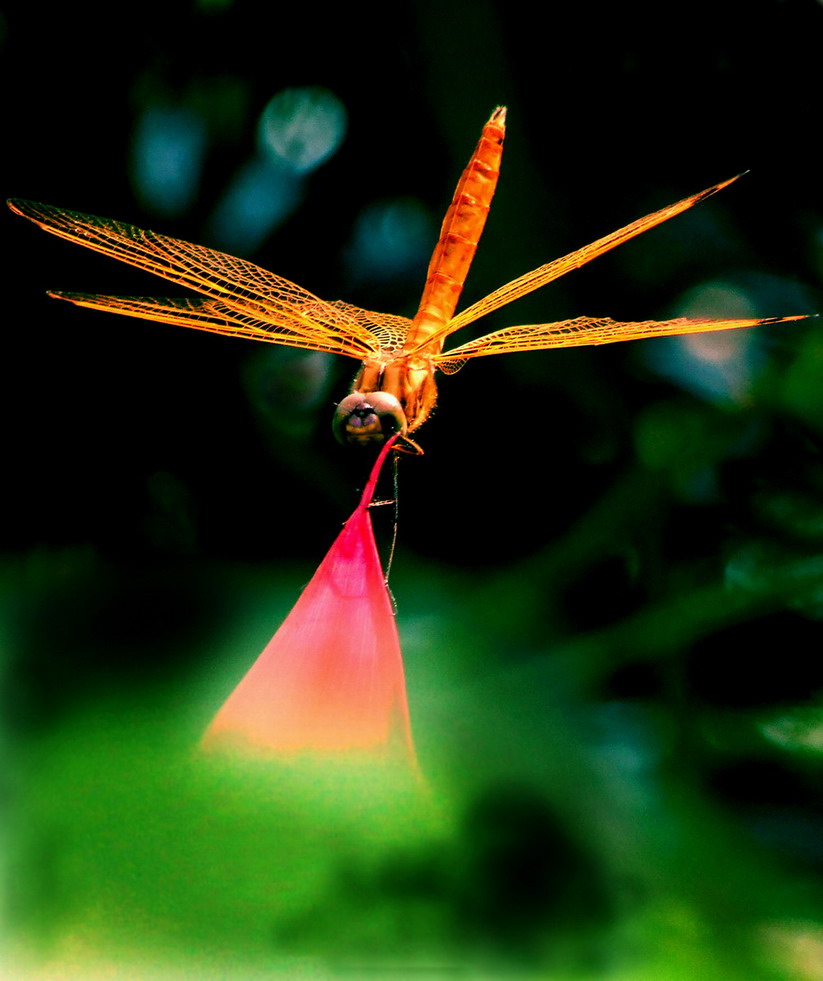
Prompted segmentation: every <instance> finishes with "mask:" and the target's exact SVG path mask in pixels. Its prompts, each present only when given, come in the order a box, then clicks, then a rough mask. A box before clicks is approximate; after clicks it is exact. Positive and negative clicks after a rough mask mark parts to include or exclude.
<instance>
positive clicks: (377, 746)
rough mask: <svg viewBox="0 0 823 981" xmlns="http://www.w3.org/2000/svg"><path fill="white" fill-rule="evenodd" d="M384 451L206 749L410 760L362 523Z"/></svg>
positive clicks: (386, 617) (370, 536) (395, 653)
mask: <svg viewBox="0 0 823 981" xmlns="http://www.w3.org/2000/svg"><path fill="white" fill-rule="evenodd" d="M392 442H393V441H392ZM390 447H391V443H387V445H386V446H385V447H384V449H383V451H382V452H381V454H380V456H379V457H378V460H377V462H376V463H375V466H374V469H373V471H372V474H371V477H370V479H369V483H368V485H367V487H366V490H365V491H364V493H363V497H362V500H361V501H360V504H359V505H358V507H357V510H356V511H355V512H354V514H353V515H352V516H351V518H349V520H348V521H347V522H346V525H345V527H344V528H343V530H342V531H341V532H340V534H339V535H338V537H337V540H336V541H335V543H334V545H332V547H331V549H330V551H329V552H328V554H327V555H326V557H325V559H323V561H322V563H321V564H320V568H319V569H318V570H317V572H316V573H315V574H314V577H313V578H312V580H311V582H310V583H309V584H308V586H306V588H305V589H304V590H303V593H302V595H301V596H300V598H299V599H298V601H297V603H296V605H295V606H294V609H293V610H292V611H291V613H289V615H288V617H287V618H286V620H285V622H284V623H283V625H282V626H281V627H280V629H279V630H278V631H277V633H276V634H275V635H274V637H273V638H272V639H271V640H270V641H269V643H268V646H267V647H266V648H265V650H264V651H263V653H262V654H261V655H260V657H259V658H258V659H257V661H256V662H255V663H254V665H253V666H252V668H251V669H250V671H249V672H248V674H247V675H246V676H245V677H244V678H243V680H242V681H241V682H240V684H239V685H238V686H237V688H236V689H235V690H234V692H233V693H232V695H231V696H230V697H229V699H228V701H227V702H226V703H225V705H224V706H223V707H222V708H221V709H220V711H219V712H218V713H217V716H216V717H215V718H214V720H213V721H212V723H211V725H210V726H209V727H208V729H207V730H206V733H205V735H204V737H203V742H202V745H203V747H204V748H206V749H212V748H226V749H235V750H239V751H247V752H264V753H265V752H268V753H274V754H291V753H300V752H306V751H309V752H319V753H329V752H339V751H346V750H372V751H374V750H376V751H378V752H381V753H383V752H388V751H389V750H400V751H401V752H402V753H404V754H405V755H407V756H409V757H411V758H412V759H413V757H414V750H413V748H412V743H411V734H410V728H409V715H408V705H407V702H406V685H405V678H404V675H403V662H402V659H401V654H400V643H399V640H398V636H397V626H396V624H395V619H394V613H393V610H392V605H391V601H390V598H389V594H388V590H387V588H386V583H385V579H384V576H383V568H382V566H381V564H380V556H379V554H378V551H377V545H376V543H375V540H374V532H373V531H372V524H371V517H370V515H369V504H370V503H371V499H372V497H373V495H374V490H375V485H376V483H377V476H378V473H379V470H380V466H381V464H382V462H383V460H384V459H385V457H386V455H387V453H388V451H389V449H390Z"/></svg>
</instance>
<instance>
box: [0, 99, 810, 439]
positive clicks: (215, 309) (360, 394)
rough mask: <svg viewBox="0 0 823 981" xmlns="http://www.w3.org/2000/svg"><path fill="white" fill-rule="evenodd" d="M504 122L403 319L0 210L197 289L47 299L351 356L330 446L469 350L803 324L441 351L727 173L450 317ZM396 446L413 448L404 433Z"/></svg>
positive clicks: (572, 332)
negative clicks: (411, 312)
mask: <svg viewBox="0 0 823 981" xmlns="http://www.w3.org/2000/svg"><path fill="white" fill-rule="evenodd" d="M505 118H506V110H505V109H504V108H502V107H500V108H497V109H495V111H494V112H493V113H492V115H491V118H490V119H489V121H488V122H487V123H486V125H485V127H484V128H483V133H482V135H481V137H480V142H479V143H478V145H477V148H476V150H475V152H474V154H473V155H472V158H471V160H470V161H469V164H468V166H467V167H466V169H465V171H464V172H463V176H462V177H461V179H460V182H459V183H458V185H457V189H456V191H455V194H454V197H453V199H452V203H451V205H450V207H449V210H448V211H447V213H446V217H445V220H444V222H443V226H442V229H441V233H440V239H439V241H438V243H437V246H436V247H435V250H434V254H433V255H432V258H431V262H430V264H429V270H428V276H427V279H426V285H425V288H424V290H423V296H422V299H421V301H420V307H419V309H418V311H417V314H416V315H415V317H414V319H413V320H409V319H408V318H405V317H399V316H395V315H392V314H384V313H376V312H374V311H370V310H363V309H361V308H360V307H355V306H352V305H351V304H348V303H344V302H342V301H339V300H335V301H332V302H328V301H326V300H321V299H320V298H319V297H316V296H314V295H313V294H312V293H310V292H309V291H308V290H305V289H303V288H302V287H301V286H298V285H296V284H295V283H291V282H289V281H288V280H287V279H283V278H282V277H280V276H277V275H275V274H274V273H270V272H268V271H266V270H265V269H261V268H260V267H259V266H255V265H254V264H253V263H250V262H246V261H245V260H243V259H237V258H235V257H233V256H229V255H225V254H224V253H221V252H216V251H214V250H213V249H207V248H205V247H203V246H199V245H193V244H191V243H189V242H183V241H180V240H179V239H173V238H169V237H167V236H165V235H158V234H157V233H155V232H151V231H144V230H142V229H140V228H135V227H134V226H132V225H126V224H123V223H121V222H116V221H112V220H110V219H107V218H95V217H93V216H91V215H81V214H77V213H76V212H72V211H65V210H63V209H62V208H54V207H52V206H50V205H44V204H36V203H34V202H31V201H19V200H13V201H9V207H10V208H11V209H12V211H14V212H16V213H17V214H20V215H22V216H23V217H25V218H29V219H30V220H32V221H34V222H36V223H37V224H38V225H40V227H41V228H43V229H45V230H46V231H48V232H51V233H52V234H54V235H59V236H60V237H62V238H66V239H69V240H70V241H72V242H75V243H77V244H79V245H84V246H86V247H87V248H91V249H94V250H96V251H98V252H102V253H104V254H105V255H109V256H111V257H113V258H115V259H119V260H121V261H123V262H127V263H130V264H131V265H134V266H137V267H139V268H141V269H145V270H147V271H148V272H152V273H154V274H155V275H157V276H160V277H161V278H163V279H166V280H169V281H171V282H174V283H177V284H179V285H182V286H186V287H188V288H189V289H192V290H194V291H195V292H196V293H198V294H200V295H199V296H193V297H179V298H171V299H155V298H153V297H142V296H99V295H94V294H85V293H52V294H51V295H52V296H55V297H59V298H60V299H64V300H69V301H70V302H72V303H76V304H78V305H79V306H86V307H91V308H92V309H97V310H107V311H111V312H114V313H122V314H126V315H128V316H132V317H141V318H144V319H149V320H158V321H162V322H165V323H175V324H182V325H183V326H186V327H194V328H196V329H198V330H208V331H213V332H216V333H218V334H226V335H230V336H235V337H247V338H251V339H253V340H258V341H265V342H268V343H273V344H283V345H288V346H290V347H299V348H305V349H307V350H311V351H328V352H330V353H333V354H341V355H344V356H345V357H351V358H356V359H358V360H359V361H361V362H362V367H361V369H360V372H359V374H358V375H357V378H356V380H355V383H354V387H353V390H352V392H351V394H350V395H348V396H347V397H346V398H345V399H343V400H342V401H341V402H340V404H339V405H338V407H337V412H336V414H335V423H334V425H335V432H336V434H337V436H338V438H339V439H340V440H341V441H343V442H349V443H359V444H361V445H363V444H368V443H370V442H378V443H381V442H383V441H384V440H385V439H386V438H388V437H389V436H391V435H392V434H394V433H396V432H399V433H400V434H401V435H402V436H404V437H407V434H408V433H412V432H414V431H415V430H417V429H418V428H419V427H420V426H421V425H422V424H423V422H425V420H426V419H427V418H428V416H429V414H430V413H431V411H432V409H433V408H434V405H435V402H436V400H437V388H436V383H435V371H436V370H438V369H439V370H441V371H444V372H446V373H452V372H454V371H457V370H458V369H459V368H460V367H462V365H463V364H464V363H465V362H466V361H467V360H469V359H471V358H477V357H484V356H486V355H490V354H508V353H514V352H518V351H535V350H544V349H547V348H554V347H574V346H580V345H587V344H608V343H613V342H615V341H626V340H635V339H639V338H643V337H660V336H664V335H672V334H691V333H696V332H700V331H712V330H730V329H734V328H740V327H754V326H757V325H758V324H766V323H781V322H785V321H790V320H799V319H802V317H803V316H804V315H800V316H789V317H769V318H764V319H727V320H703V319H692V318H678V319H674V320H662V321H656V320H646V321H639V322H635V323H617V322H615V321H613V320H610V319H608V318H605V317H601V318H595V317H575V318H574V319H572V320H564V321H560V322H557V323H547V324H522V325H519V326H515V327H505V328H503V329H502V330H498V331H495V332H494V333H492V334H487V335H485V336H483V337H479V338H476V339H475V340H470V341H467V342H466V343H465V344H462V345H460V346H458V347H456V348H452V349H450V350H448V351H444V350H443V344H444V341H445V339H446V337H447V336H448V335H449V334H452V333H454V332H455V331H457V330H460V329H461V328H462V327H465V326H467V325H468V324H471V323H473V322H474V321H476V320H479V319H480V318H481V317H483V316H485V315H486V314H489V313H491V312H493V311H495V310H498V309H500V308H501V307H503V306H506V305H507V304H508V303H511V302H512V301H513V300H516V299H518V298H519V297H521V296H524V295H525V294H527V293H530V292H531V291H532V290H535V289H538V288H539V287H541V286H545V285H546V284H547V283H550V282H552V281H553V280H555V279H558V278H559V277H560V276H563V275H564V274H565V273H567V272H569V271H571V270H572V269H577V268H579V267H580V266H582V265H584V264H585V263H587V262H590V261H591V260H592V259H594V258H596V257H597V256H599V255H602V254H603V253H604V252H607V251H609V250H610V249H613V248H615V247H616V246H618V245H620V244H622V243H623V242H626V241H628V240H629V239H631V238H633V237H634V236H636V235H639V234H641V233H642V232H645V231H647V230H648V229H650V228H653V227H654V226H655V225H659V224H660V223H661V222H664V221H667V220H668V219H669V218H673V217H674V216H675V215H678V214H680V213H681V212H683V211H685V210H686V209H688V208H691V207H692V206H693V205H695V204H697V203H698V202H700V201H702V200H703V199H704V198H706V197H708V196H709V195H711V194H714V193H715V192H716V191H719V190H721V189H722V188H724V187H727V186H728V185H729V184H730V183H732V181H731V180H728V181H724V182H722V183H720V184H716V185H715V186H714V187H710V188H708V189H707V190H705V191H702V192H700V193H699V194H695V195H692V196H691V197H688V198H684V199H683V200H682V201H679V202H677V203H676V204H672V205H669V206H668V207H667V208H662V209H661V210H660V211H656V212H654V213H653V214H651V215H647V216H646V217H645V218H640V219H639V220H637V221H634V222H632V223H631V224H629V225H626V226H624V227H623V228H620V229H618V230H617V231H616V232H612V233H611V234H610V235H606V236H604V237H603V238H600V239H598V240H597V241H596V242H593V243H592V244H590V245H586V246H584V247H583V248H581V249H577V250H576V251H574V252H571V253H569V255H566V256H563V257H562V258H561V259H555V260H554V261H552V262H549V263H547V264H546V265H543V266H540V267H538V268H537V269H534V270H532V271H531V272H528V273H525V274H524V275H522V276H519V277H518V278H517V279H515V280H512V281H511V282H510V283H506V285H505V286H501V287H500V288H499V289H497V290H495V291H494V292H493V293H490V294H489V295H488V296H486V297H484V298H483V299H482V300H479V301H478V302H477V303H474V304H472V306H470V307H468V308H466V309H465V310H463V311H462V312H461V313H459V314H457V315H455V313H454V311H455V309H456V305H457V302H458V300H459V298H460V293H461V290H462V288H463V283H464V282H465V279H466V275H467V273H468V270H469V267H470V265H471V262H472V259H473V257H474V253H475V250H476V248H477V243H478V241H479V239H480V235H481V234H482V231H483V227H484V225H485V222H486V217H487V216H488V212H489V207H490V205H491V200H492V196H493V195H494V190H495V187H496V184H497V178H498V175H499V171H500V158H501V154H502V150H503V137H504V133H505ZM732 180H734V178H732ZM405 442H406V444H407V445H408V446H409V447H410V448H411V449H413V450H417V451H419V448H418V447H417V446H416V444H415V443H413V442H412V441H411V440H409V439H408V438H406V440H405Z"/></svg>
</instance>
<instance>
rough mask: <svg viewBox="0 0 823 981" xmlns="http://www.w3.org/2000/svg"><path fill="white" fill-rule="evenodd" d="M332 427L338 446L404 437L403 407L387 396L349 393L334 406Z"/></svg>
mask: <svg viewBox="0 0 823 981" xmlns="http://www.w3.org/2000/svg"><path fill="white" fill-rule="evenodd" d="M332 425H333V426H334V435H335V436H336V437H337V439H338V440H339V442H341V443H344V444H346V443H348V444H352V443H358V444H359V445H360V446H366V445H367V444H368V443H373V442H383V440H384V439H388V438H389V437H390V436H393V435H394V434H395V433H398V432H399V433H400V435H401V436H405V434H406V428H407V423H406V415H405V413H404V412H403V407H402V406H401V405H400V403H399V402H398V400H397V399H396V398H395V397H394V396H393V395H389V393H388V392H369V393H368V395H365V394H364V393H363V392H352V393H351V395H347V396H346V397H345V398H344V399H343V401H342V402H340V403H339V404H338V406H337V409H336V410H335V413H334V422H333V424H332Z"/></svg>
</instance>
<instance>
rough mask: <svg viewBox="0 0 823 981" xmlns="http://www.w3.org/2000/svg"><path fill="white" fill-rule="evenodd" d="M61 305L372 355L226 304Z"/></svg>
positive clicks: (325, 332) (342, 338)
mask: <svg viewBox="0 0 823 981" xmlns="http://www.w3.org/2000/svg"><path fill="white" fill-rule="evenodd" d="M49 296H53V297H55V298H56V299H58V300H68V301H69V302H70V303H74V304H75V305H76V306H79V307H88V308H89V309H91V310H104V311H107V312H109V313H121V314H125V315H126V316H129V317H139V318H142V319H144V320H154V321H158V322H160V323H165V324H179V325H181V326H183V327H193V328H194V329H195V330H206V331H211V332H212V333H214V334H224V335H227V336H229V337H245V338H249V339H251V340H254V341H265V342H267V343H270V344H282V345H284V346H286V347H298V348H303V349H305V350H311V351H327V352H329V353H330V354H342V355H345V356H347V357H351V358H356V359H357V360H359V361H360V360H362V359H363V358H364V357H366V356H367V355H368V353H369V351H368V349H366V348H364V347H363V346H362V345H361V344H359V343H357V342H355V341H353V340H352V339H351V338H350V337H349V336H348V335H347V334H346V332H345V331H339V332H337V334H335V333H333V332H332V331H331V330H330V329H329V328H327V327H323V328H322V329H320V328H315V329H313V330H312V329H311V328H310V326H308V325H307V324H306V323H305V321H303V320H301V319H299V318H295V320H294V322H293V323H291V324H289V323H288V322H286V321H285V320H284V319H283V318H281V322H280V323H278V324H277V325H274V324H272V323H270V322H268V321H265V320H260V319H258V318H255V317H252V316H251V315H250V314H249V313H248V311H247V310H245V309H243V308H237V307H233V306H232V305H231V304H228V303H225V302H223V301H222V300H213V299H210V298H203V297H171V298H162V299H159V298H155V297H150V296H101V295H98V294H92V293H58V292H50V293H49Z"/></svg>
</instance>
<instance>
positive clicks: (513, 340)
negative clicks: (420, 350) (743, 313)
mask: <svg viewBox="0 0 823 981" xmlns="http://www.w3.org/2000/svg"><path fill="white" fill-rule="evenodd" d="M805 317H806V315H805V314H801V315H799V316H796V317H766V318H763V319H761V320H746V319H740V320H703V319H692V318H689V317H678V318H677V319H675V320H641V321H638V322H636V323H619V322H617V321H616V320H610V319H608V318H605V317H604V318H600V319H598V318H594V317H576V318H575V319H574V320H562V321H559V322H558V323H555V324H521V325H520V326H518V327H504V328H503V330H498V331H495V332H494V333H493V334H487V335H486V336H485V337H478V338H477V340H474V341H468V342H467V343H466V344H462V345H461V346H460V347H456V348H453V349H452V350H451V351H445V352H444V353H443V354H441V355H438V356H436V357H435V358H433V361H434V364H435V365H436V366H437V367H438V368H439V369H440V370H441V371H444V372H446V374H453V373H454V372H455V371H457V370H458V369H460V368H461V367H462V365H463V364H464V362H466V361H468V360H469V359H470V358H482V357H485V356H486V355H489V354H514V353H516V352H518V351H542V350H546V349H548V348H554V347H583V346H585V345H589V344H614V343H616V342H617V341H634V340H639V339H641V338H644V337H666V336H671V335H677V334H697V333H703V332H706V331H713V330H736V329H738V328H741V327H758V326H760V325H761V324H783V323H787V322H788V321H790V320H803V319H805Z"/></svg>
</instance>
